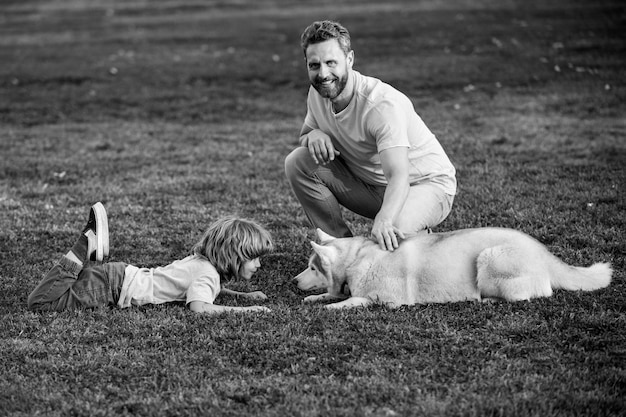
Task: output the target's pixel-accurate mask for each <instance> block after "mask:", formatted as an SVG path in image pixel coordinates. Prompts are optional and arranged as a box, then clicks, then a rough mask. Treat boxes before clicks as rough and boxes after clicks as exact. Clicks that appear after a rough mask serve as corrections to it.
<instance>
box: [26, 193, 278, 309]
mask: <svg viewBox="0 0 626 417" xmlns="http://www.w3.org/2000/svg"><path fill="white" fill-rule="evenodd" d="M272 250H273V242H272V238H271V236H270V234H269V232H268V231H267V230H265V229H264V228H263V227H261V226H259V225H258V224H256V223H255V222H252V221H250V220H246V219H241V218H236V217H225V218H222V219H220V220H218V221H216V222H215V223H213V224H211V225H210V226H209V228H208V229H207V230H206V232H205V233H204V236H203V237H202V239H201V240H200V241H199V242H198V243H196V244H195V246H194V247H193V249H192V253H191V255H189V256H187V257H185V258H183V259H180V260H176V261H174V262H172V263H170V264H169V265H166V266H162V267H157V268H138V267H136V266H134V265H129V264H126V263H123V262H107V263H103V261H104V259H105V258H106V257H107V256H108V255H109V227H108V219H107V214H106V210H105V209H104V206H103V205H102V203H100V202H98V203H96V204H94V205H93V206H92V207H91V210H90V212H89V221H88V222H87V225H86V226H85V228H84V229H83V231H82V233H81V235H80V237H79V238H78V240H77V241H76V243H75V244H74V246H73V247H72V249H70V251H69V252H67V254H65V255H64V256H62V257H61V259H59V261H58V262H57V263H56V264H55V265H54V266H53V267H52V269H51V270H50V271H49V272H48V273H47V274H46V276H45V277H44V278H43V280H42V281H41V282H40V283H39V285H38V286H37V287H36V288H35V290H34V291H33V292H32V293H31V294H30V296H29V297H28V308H29V309H30V310H34V311H61V310H67V309H79V308H92V307H97V306H106V305H117V306H118V307H120V308H126V307H130V306H131V305H144V304H161V303H167V302H174V301H184V302H185V303H186V305H188V306H189V308H190V309H191V310H192V311H195V312H204V313H221V312H226V311H235V312H254V311H270V310H269V308H267V307H264V306H258V305H255V306H249V307H229V306H221V305H215V304H213V301H215V298H216V297H217V295H218V294H220V293H222V294H230V295H238V296H243V297H247V298H249V299H253V300H265V299H267V297H266V295H265V294H263V293H262V292H261V291H254V292H250V293H244V292H237V291H232V290H228V289H226V288H221V286H220V280H221V279H222V278H223V279H226V280H228V279H231V278H238V279H245V280H249V279H250V278H251V277H252V275H254V273H255V272H256V271H257V269H258V268H260V266H261V264H260V262H259V258H260V257H261V256H263V255H266V254H268V253H270V252H271V251H272Z"/></svg>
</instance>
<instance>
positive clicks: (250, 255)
mask: <svg viewBox="0 0 626 417" xmlns="http://www.w3.org/2000/svg"><path fill="white" fill-rule="evenodd" d="M272 250H274V243H273V242H272V237H271V235H270V233H269V232H268V231H267V230H265V229H264V228H263V227H262V226H260V225H258V224H257V223H255V222H253V221H251V220H247V219H242V218H238V217H235V216H227V217H223V218H221V219H219V220H217V221H216V222H214V223H213V224H211V225H210V226H209V228H208V229H207V230H206V231H205V232H204V235H203V236H202V239H200V241H198V243H196V244H195V245H194V247H193V249H192V252H193V253H194V254H196V255H200V256H204V257H205V258H207V259H208V260H209V262H211V264H212V265H213V266H214V267H215V269H217V272H219V274H220V277H221V278H223V279H226V280H229V279H231V278H240V276H239V272H240V270H241V267H242V265H243V264H244V262H246V261H251V260H253V259H256V258H258V257H260V256H263V255H266V254H268V253H270V252H271V251H272Z"/></svg>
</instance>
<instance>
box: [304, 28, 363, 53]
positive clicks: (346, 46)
mask: <svg viewBox="0 0 626 417" xmlns="http://www.w3.org/2000/svg"><path fill="white" fill-rule="evenodd" d="M331 39H336V40H337V42H339V47H340V48H341V49H342V50H343V53H344V54H346V55H348V52H350V51H351V50H352V47H351V46H350V33H349V32H348V29H346V28H345V27H343V26H342V25H341V24H340V23H339V22H334V21H332V20H320V21H317V22H313V23H311V24H310V25H309V26H308V27H307V28H306V29H304V32H302V36H300V45H301V46H302V52H304V56H305V57H306V49H307V48H308V47H309V45H312V44H315V43H320V42H324V41H328V40H331Z"/></svg>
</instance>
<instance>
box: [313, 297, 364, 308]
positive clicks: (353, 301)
mask: <svg viewBox="0 0 626 417" xmlns="http://www.w3.org/2000/svg"><path fill="white" fill-rule="evenodd" d="M371 303H372V300H370V299H369V298H365V297H350V298H348V299H347V300H344V301H341V302H339V303H333V304H327V305H325V306H324V307H325V308H328V309H341V308H353V307H366V306H368V305H370V304H371Z"/></svg>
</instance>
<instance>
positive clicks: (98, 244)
mask: <svg viewBox="0 0 626 417" xmlns="http://www.w3.org/2000/svg"><path fill="white" fill-rule="evenodd" d="M83 234H84V235H85V236H87V242H88V243H87V259H90V260H92V261H97V262H102V261H103V260H104V258H106V257H107V256H109V220H108V219H107V212H106V210H105V209H104V206H103V205H102V203H100V202H97V203H96V204H94V205H93V206H91V210H90V211H89V221H88V222H87V225H86V226H85V228H84V229H83Z"/></svg>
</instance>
